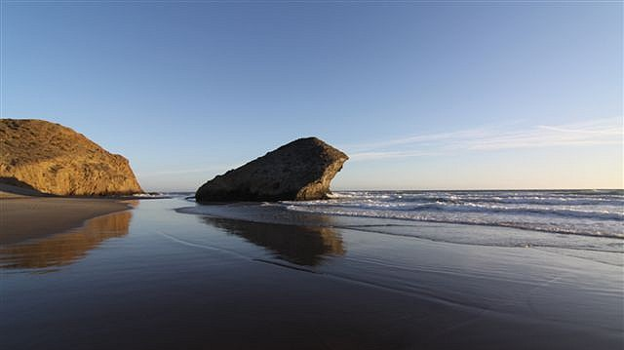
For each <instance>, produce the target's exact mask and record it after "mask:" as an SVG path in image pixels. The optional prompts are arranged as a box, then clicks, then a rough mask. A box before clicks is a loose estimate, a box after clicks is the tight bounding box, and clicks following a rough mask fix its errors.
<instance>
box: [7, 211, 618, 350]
mask: <svg viewBox="0 0 624 350" xmlns="http://www.w3.org/2000/svg"><path fill="white" fill-rule="evenodd" d="M188 205H189V204H188V202H184V201H182V200H177V199H172V200H150V201H141V202H140V203H139V205H138V206H137V208H136V209H135V210H132V211H126V212H119V213H113V214H110V215H107V216H104V217H100V218H96V219H93V220H90V221H89V222H88V223H87V224H86V225H85V226H84V227H82V228H77V229H73V230H70V231H69V232H67V233H62V234H56V235H51V236H47V237H44V238H42V239H39V240H33V241H30V242H25V243H22V244H10V245H6V246H5V247H3V250H0V258H1V259H0V273H1V280H2V288H1V289H0V300H1V302H0V314H2V315H9V317H1V318H0V343H2V344H3V345H5V346H7V347H8V348H11V349H67V348H89V349H110V348H116V349H137V348H149V349H174V348H183V349H250V348H253V349H384V350H385V349H462V350H463V349H466V348H475V349H503V348H504V349H566V350H569V349H589V348H592V349H618V350H619V349H621V348H622V345H624V335H623V334H624V333H623V332H622V331H623V328H624V325H623V323H622V321H623V320H624V299H623V298H622V296H623V290H622V285H623V284H622V283H623V279H624V278H623V275H622V266H618V265H613V264H608V263H604V262H600V261H599V260H592V259H591V252H588V253H587V254H588V256H584V257H576V256H572V255H569V254H568V252H567V251H566V250H548V251H545V250H542V249H537V248H522V247H497V246H481V245H474V244H472V245H468V244H456V243H448V242H437V241H431V240H427V239H420V238H414V237H410V236H405V235H403V236H402V235H391V234H388V233H383V232H377V231H374V230H375V227H374V226H371V222H370V220H367V221H362V222H358V221H355V220H354V221H349V225H348V227H347V226H345V225H341V224H340V219H337V218H334V217H325V218H323V219H322V222H321V224H322V225H320V226H313V225H303V226H301V225H293V224H292V223H289V224H279V223H257V222H256V223H254V222H249V221H245V220H237V219H227V218H220V217H214V216H206V215H190V214H183V213H178V212H176V211H175V210H174V209H177V208H179V207H181V206H188ZM423 228H424V229H427V230H434V229H435V230H438V232H440V233H444V232H451V233H453V232H454V234H466V235H475V234H479V232H480V230H482V229H483V228H482V227H479V226H463V225H434V224H428V225H426V226H423V227H422V228H419V226H418V225H414V226H410V227H409V228H408V229H409V230H419V229H423ZM394 229H398V228H396V227H395V228H394ZM613 254H616V253H613ZM618 254H619V253H618ZM618 256H619V257H621V255H618Z"/></svg>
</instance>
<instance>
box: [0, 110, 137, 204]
mask: <svg viewBox="0 0 624 350" xmlns="http://www.w3.org/2000/svg"><path fill="white" fill-rule="evenodd" d="M0 182H3V183H8V184H10V185H17V186H22V187H27V188H31V189H35V190H38V191H40V192H44V193H51V194H57V195H91V196H93V195H120V194H134V193H142V192H143V190H142V189H141V186H139V183H138V182H137V179H136V178H135V176H134V173H132V170H131V169H130V165H129V164H128V160H127V159H126V158H124V157H122V156H120V155H117V154H111V153H109V152H107V151H106V150H104V149H103V148H102V147H100V146H98V145H97V144H95V143H94V142H92V141H91V140H89V139H87V138H86V137H85V136H83V135H82V134H79V133H77V132H75V131H73V130H72V129H69V128H66V127H64V126H61V125H59V124H54V123H50V122H46V121H43V120H30V119H23V120H16V119H0Z"/></svg>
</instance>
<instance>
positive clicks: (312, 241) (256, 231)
mask: <svg viewBox="0 0 624 350" xmlns="http://www.w3.org/2000/svg"><path fill="white" fill-rule="evenodd" d="M202 221H203V222H204V223H206V224H208V225H210V226H215V227H217V228H220V229H222V230H224V231H225V232H227V233H229V234H232V235H235V236H239V237H242V238H244V239H245V240H246V241H248V242H251V243H253V244H255V245H257V246H260V247H263V248H265V249H268V250H269V251H271V252H273V253H274V254H275V256H276V257H277V258H279V259H282V260H286V261H288V262H290V263H293V264H297V265H305V266H315V265H319V264H321V263H322V262H323V260H325V259H326V258H327V257H330V256H340V255H344V254H345V252H346V249H345V247H344V244H343V242H342V237H341V236H340V234H338V233H337V232H336V231H335V230H334V229H333V228H331V227H315V226H296V225H285V224H273V223H257V222H250V221H241V220H233V219H224V218H215V217H203V218H202Z"/></svg>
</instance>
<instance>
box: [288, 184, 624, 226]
mask: <svg viewBox="0 0 624 350" xmlns="http://www.w3.org/2000/svg"><path fill="white" fill-rule="evenodd" d="M282 205H284V206H285V207H286V209H288V210H291V211H298V212H306V213H318V214H327V215H343V216H361V217H376V218H391V219H404V220H418V221H431V222H449V223H462V224H480V225H492V226H505V227H514V228H521V229H531V230H538V231H546V232H554V233H564V234H577V235H590V236H603V237H614V238H624V191H619V190H612V191H611V190H609V191H459V192H443V191H420V192H419V191H378V192H376V191H350V192H336V193H334V194H333V196H332V199H330V200H325V201H307V202H282Z"/></svg>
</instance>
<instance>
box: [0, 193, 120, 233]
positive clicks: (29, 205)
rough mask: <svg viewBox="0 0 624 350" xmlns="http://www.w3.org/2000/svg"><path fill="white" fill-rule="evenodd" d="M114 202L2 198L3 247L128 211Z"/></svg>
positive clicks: (48, 198)
mask: <svg viewBox="0 0 624 350" xmlns="http://www.w3.org/2000/svg"><path fill="white" fill-rule="evenodd" d="M129 208H130V207H129V205H128V204H127V203H123V202H122V201H119V200H114V199H105V198H101V199H100V198H98V199H91V198H57V197H31V196H22V195H17V194H6V195H4V196H3V197H0V245H5V244H12V243H18V242H22V241H26V240H29V239H35V238H42V237H45V236H49V235H52V234H55V233H60V232H64V231H67V230H69V229H71V228H74V227H80V226H82V225H83V224H84V222H85V220H88V219H91V218H94V217H97V216H101V215H105V214H110V213H114V212H118V211H122V210H127V209H129Z"/></svg>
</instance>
